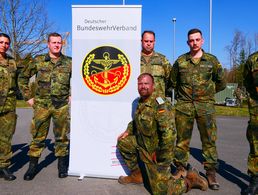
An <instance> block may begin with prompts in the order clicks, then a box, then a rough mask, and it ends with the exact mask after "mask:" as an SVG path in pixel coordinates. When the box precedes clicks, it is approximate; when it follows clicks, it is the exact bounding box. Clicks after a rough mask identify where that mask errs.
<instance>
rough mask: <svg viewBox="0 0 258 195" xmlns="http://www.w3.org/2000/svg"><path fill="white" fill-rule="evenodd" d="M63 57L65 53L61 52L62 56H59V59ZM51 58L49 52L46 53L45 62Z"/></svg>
mask: <svg viewBox="0 0 258 195" xmlns="http://www.w3.org/2000/svg"><path fill="white" fill-rule="evenodd" d="M62 58H63V54H62V53H60V57H59V59H62ZM50 60H51V57H50V56H49V53H47V54H46V55H45V62H49V61H50ZM58 61H59V60H58Z"/></svg>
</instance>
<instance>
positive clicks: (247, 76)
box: [243, 52, 258, 195]
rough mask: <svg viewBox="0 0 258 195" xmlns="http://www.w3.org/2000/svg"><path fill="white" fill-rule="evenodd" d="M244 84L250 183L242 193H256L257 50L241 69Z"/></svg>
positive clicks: (257, 180) (257, 185)
mask: <svg viewBox="0 0 258 195" xmlns="http://www.w3.org/2000/svg"><path fill="white" fill-rule="evenodd" d="M243 78H244V85H245V87H246V90H247V92H248V107H249V113H250V119H249V122H248V126H247V132H246V137H247V140H248V142H249V146H250V152H249V155H248V164H247V167H248V174H249V175H250V176H251V179H250V184H249V186H248V188H247V189H246V190H245V191H244V194H250V195H251V194H253V195H255V194H258V52H255V53H253V54H252V55H250V56H249V58H248V59H247V61H246V63H245V66H244V71H243Z"/></svg>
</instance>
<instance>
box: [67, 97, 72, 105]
mask: <svg viewBox="0 0 258 195" xmlns="http://www.w3.org/2000/svg"><path fill="white" fill-rule="evenodd" d="M71 101H72V97H71V96H69V97H68V104H71Z"/></svg>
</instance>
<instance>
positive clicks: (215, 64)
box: [171, 29, 226, 190]
mask: <svg viewBox="0 0 258 195" xmlns="http://www.w3.org/2000/svg"><path fill="white" fill-rule="evenodd" d="M203 42H204V40H203V38H202V32H201V31H200V30H199V29H192V30H190V31H189V32H188V41H187V43H188V45H189V47H190V52H188V53H186V54H184V55H181V56H180V57H179V58H178V59H177V60H176V62H175V63H174V65H173V70H172V74H171V80H172V83H173V87H174V88H175V90H176V94H177V97H176V99H177V103H176V116H175V117H176V129H177V142H176V148H175V159H174V163H175V165H176V167H177V170H176V172H175V173H174V177H175V178H179V177H181V176H185V175H186V169H187V162H188V159H189V149H190V148H189V144H190V140H191V136H192V131H193V125H194V119H196V122H197V126H198V129H199V132H200V137H201V141H202V154H203V157H204V162H203V164H204V168H205V170H206V175H207V179H208V182H209V187H210V188H211V189H213V190H218V189H219V184H218V183H217V181H216V178H215V173H216V169H217V168H218V162H217V160H218V155H217V150H216V144H215V142H216V139H217V127H216V121H215V107H214V102H215V100H214V95H215V93H217V92H219V91H221V90H223V89H224V88H225V86H226V83H225V81H224V80H225V79H224V72H223V68H222V66H221V64H220V63H219V61H218V60H217V58H216V57H215V56H213V55H211V54H208V53H206V52H204V50H202V45H203Z"/></svg>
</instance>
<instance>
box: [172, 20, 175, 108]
mask: <svg viewBox="0 0 258 195" xmlns="http://www.w3.org/2000/svg"><path fill="white" fill-rule="evenodd" d="M172 21H173V31H174V33H173V63H174V62H175V52H176V18H173V19H172ZM172 105H173V106H174V105H175V90H174V89H172Z"/></svg>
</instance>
